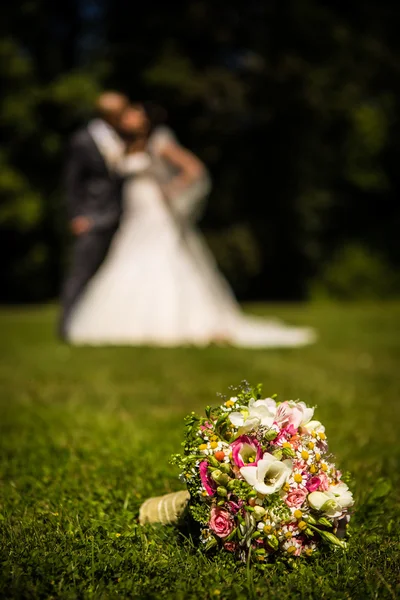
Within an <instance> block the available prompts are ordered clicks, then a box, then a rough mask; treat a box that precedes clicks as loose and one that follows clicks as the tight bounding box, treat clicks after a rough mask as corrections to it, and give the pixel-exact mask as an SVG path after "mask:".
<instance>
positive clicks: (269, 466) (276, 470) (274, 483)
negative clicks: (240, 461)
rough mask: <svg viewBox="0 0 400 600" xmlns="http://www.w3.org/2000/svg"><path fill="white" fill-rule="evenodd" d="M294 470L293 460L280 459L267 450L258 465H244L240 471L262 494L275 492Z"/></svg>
mask: <svg viewBox="0 0 400 600" xmlns="http://www.w3.org/2000/svg"><path fill="white" fill-rule="evenodd" d="M292 470H293V463H292V461H291V460H289V459H288V460H283V461H280V460H278V459H277V458H275V456H272V454H269V453H268V452H266V453H265V454H264V456H263V457H262V459H261V460H259V461H258V464H257V466H256V467H242V468H241V469H240V473H241V474H242V476H243V477H244V479H245V480H246V481H247V483H248V484H250V485H251V486H253V487H254V489H255V490H257V492H259V493H260V494H264V495H267V494H273V493H274V492H277V491H278V490H280V489H281V488H282V487H283V485H284V484H285V483H286V481H287V479H288V477H289V475H290V474H291V472H292Z"/></svg>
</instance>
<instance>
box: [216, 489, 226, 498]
mask: <svg viewBox="0 0 400 600" xmlns="http://www.w3.org/2000/svg"><path fill="white" fill-rule="evenodd" d="M217 494H218V496H223V497H224V498H226V497H227V495H228V492H227V491H226V489H225V488H224V487H222V486H218V487H217Z"/></svg>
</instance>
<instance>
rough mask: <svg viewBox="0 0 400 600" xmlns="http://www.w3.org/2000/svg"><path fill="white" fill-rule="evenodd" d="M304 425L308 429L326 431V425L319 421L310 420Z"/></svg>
mask: <svg viewBox="0 0 400 600" xmlns="http://www.w3.org/2000/svg"><path fill="white" fill-rule="evenodd" d="M303 427H304V428H305V429H307V431H310V432H311V431H322V432H324V431H325V427H324V426H323V425H322V423H320V422H319V421H309V422H308V423H306V424H305V425H303Z"/></svg>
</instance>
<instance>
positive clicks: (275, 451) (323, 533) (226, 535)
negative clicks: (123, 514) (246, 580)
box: [141, 384, 353, 563]
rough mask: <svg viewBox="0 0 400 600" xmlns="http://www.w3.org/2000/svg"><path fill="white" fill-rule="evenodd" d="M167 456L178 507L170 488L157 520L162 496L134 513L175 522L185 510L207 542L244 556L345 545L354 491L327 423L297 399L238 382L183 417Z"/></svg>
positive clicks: (258, 558)
mask: <svg viewBox="0 0 400 600" xmlns="http://www.w3.org/2000/svg"><path fill="white" fill-rule="evenodd" d="M173 461H174V462H175V463H176V464H178V465H179V466H180V468H181V478H182V479H183V480H184V481H185V483H186V485H187V490H188V493H186V495H182V494H185V492H177V494H180V496H179V502H180V505H179V510H176V501H175V500H174V494H169V495H168V500H167V502H169V503H170V504H171V506H172V505H173V504H174V502H175V511H174V510H172V511H171V510H170V511H169V513H170V514H171V515H172V518H170V519H169V520H164V521H162V520H161V519H160V518H159V514H158V515H157V513H159V510H158V508H157V506H159V504H160V502H161V503H164V505H165V502H166V498H167V497H165V498H164V499H153V502H154V501H155V502H156V504H154V507H153V509H152V510H153V512H152V513H151V514H149V512H148V511H147V515H144V511H143V509H142V511H141V522H146V521H147V522H154V521H157V520H158V521H162V522H176V521H177V520H179V518H182V515H184V514H186V513H187V512H188V513H189V514H190V515H191V517H192V518H193V519H194V521H196V522H197V523H198V524H199V525H200V531H201V533H200V540H201V542H202V544H203V545H204V547H205V549H206V550H211V549H213V548H214V549H220V550H224V551H227V552H231V553H234V554H235V555H236V557H237V558H238V559H239V560H241V561H245V560H248V559H252V560H255V561H257V562H261V563H262V562H264V561H266V560H268V557H270V556H272V555H280V556H285V557H292V556H303V557H308V556H311V555H312V554H314V553H315V552H316V551H318V550H319V549H320V548H321V547H323V546H327V545H328V546H332V547H342V548H345V547H346V541H345V538H346V536H347V529H348V522H349V519H350V510H351V507H352V506H353V496H352V493H351V491H350V490H349V488H348V485H347V484H346V483H345V482H344V481H343V478H342V474H341V472H340V471H339V470H338V469H337V468H336V466H335V464H334V463H333V460H332V456H331V455H330V454H329V451H328V443H327V438H326V434H325V428H324V426H323V425H322V424H321V423H320V422H319V421H316V420H315V419H314V408H310V407H308V406H307V405H306V404H305V403H304V402H299V401H293V400H290V401H283V402H279V401H278V400H277V398H276V397H275V396H274V397H271V398H262V394H261V386H260V385H259V386H257V387H256V388H253V387H251V386H249V385H248V384H243V385H242V386H241V387H240V388H239V389H238V390H236V395H234V396H232V397H229V398H223V402H222V404H221V405H220V406H218V407H217V408H211V407H209V406H208V407H207V408H206V410H205V416H204V417H199V416H196V415H195V414H194V413H192V414H191V415H189V416H188V417H187V418H186V440H185V442H184V453H183V455H175V456H174V457H173ZM149 502H151V500H150V501H147V509H148V508H149V504H148V503H149ZM185 511H186V512H185ZM164 512H165V511H164Z"/></svg>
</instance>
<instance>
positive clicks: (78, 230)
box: [71, 217, 93, 235]
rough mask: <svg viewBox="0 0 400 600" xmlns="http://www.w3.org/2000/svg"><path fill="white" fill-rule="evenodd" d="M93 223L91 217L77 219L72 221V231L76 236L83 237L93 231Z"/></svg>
mask: <svg viewBox="0 0 400 600" xmlns="http://www.w3.org/2000/svg"><path fill="white" fill-rule="evenodd" d="M92 226H93V222H92V219H90V218H89V217H75V219H72V221H71V231H72V233H73V234H74V235H82V234H83V233H87V232H88V231H90V230H91V229H92Z"/></svg>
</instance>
